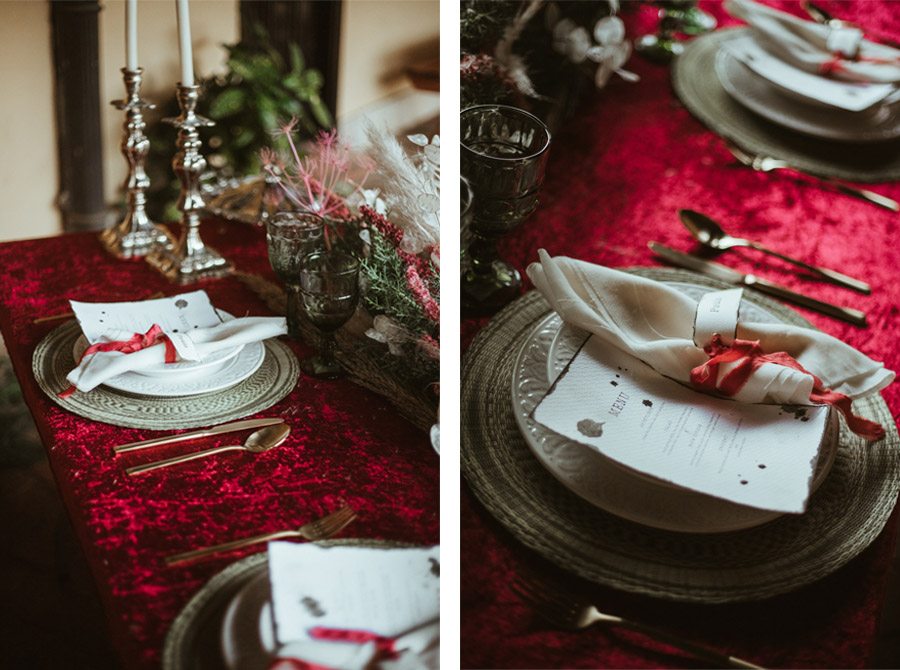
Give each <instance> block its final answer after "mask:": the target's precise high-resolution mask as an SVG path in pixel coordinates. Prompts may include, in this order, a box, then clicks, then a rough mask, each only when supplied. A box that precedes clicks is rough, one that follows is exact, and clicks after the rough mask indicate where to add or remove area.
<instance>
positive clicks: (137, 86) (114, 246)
mask: <svg viewBox="0 0 900 670" xmlns="http://www.w3.org/2000/svg"><path fill="white" fill-rule="evenodd" d="M143 74H144V70H143V68H138V69H136V70H129V69H128V68H124V67H123V68H122V75H123V77H124V79H125V91H126V93H127V94H128V98H127V99H126V100H114V101H113V102H112V103H111V104H112V105H114V106H115V107H116V108H117V109H120V110H122V111H124V112H125V124H124V126H123V128H124V131H125V132H124V134H123V136H122V145H121V146H122V155H123V156H125V160H126V161H127V162H128V178H127V179H126V180H125V192H126V193H127V197H128V202H127V211H126V214H125V218H124V219H122V221H121V222H120V223H118V224H117V225H115V226H113V227H112V228H107V229H106V230H104V231H103V232H102V233H100V241H101V242H102V244H103V246H104V247H106V250H107V251H109V252H110V253H111V254H113V255H114V256H117V257H118V258H140V257H141V256H146V255H147V254H149V253H151V252H152V251H155V250H157V249H171V248H172V243H173V240H172V237H171V235H169V232H168V231H167V230H166V229H165V228H163V227H162V226H159V225H157V224H155V223H153V222H152V221H151V220H150V217H148V216H147V211H146V209H145V208H146V205H147V196H146V194H145V191H146V190H147V188H148V187H149V186H150V179H149V178H148V177H147V173H146V172H145V171H144V161H145V160H146V159H147V152H148V151H149V150H150V140H148V139H147V136H146V135H145V134H144V128H145V127H146V126H147V124H146V123H144V112H143V110H144V109H153V108H154V106H155V105H152V104H151V103H149V102H147V101H145V100H143V99H141V81H142V79H143Z"/></svg>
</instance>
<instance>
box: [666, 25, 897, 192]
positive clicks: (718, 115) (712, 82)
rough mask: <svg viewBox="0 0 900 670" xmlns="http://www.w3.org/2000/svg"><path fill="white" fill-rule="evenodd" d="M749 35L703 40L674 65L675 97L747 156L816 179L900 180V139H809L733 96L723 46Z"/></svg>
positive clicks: (724, 32)
mask: <svg viewBox="0 0 900 670" xmlns="http://www.w3.org/2000/svg"><path fill="white" fill-rule="evenodd" d="M743 30H745V29H743V28H737V29H727V30H717V31H716V32H713V33H710V34H708V35H704V36H702V37H697V38H695V39H694V40H692V41H691V42H690V43H689V44H687V46H686V48H685V50H684V53H683V54H682V55H681V56H680V57H679V58H677V59H676V60H675V62H674V63H673V65H672V85H673V87H674V88H675V93H676V94H677V95H678V97H679V98H680V99H681V102H683V103H684V105H685V107H687V108H688V109H689V110H690V112H691V113H692V114H693V115H694V116H696V117H697V118H698V119H700V121H702V122H703V123H704V124H705V125H706V126H707V127H709V129H710V130H712V131H713V132H714V133H716V134H718V135H721V136H722V137H725V138H727V139H730V140H732V141H733V142H735V143H736V144H738V145H740V146H742V147H743V148H744V149H746V150H747V151H750V152H752V153H755V154H759V155H765V156H774V157H776V158H781V159H784V160H786V161H788V162H789V163H791V164H792V165H794V166H796V167H797V168H799V169H801V170H804V171H806V172H809V173H811V174H815V175H819V176H822V177H837V178H839V179H848V180H851V181H861V182H883V181H894V180H896V179H900V140H895V141H891V142H874V143H865V144H851V143H847V142H833V141H828V140H822V139H817V138H815V137H808V136H806V135H802V134H800V133H795V132H792V131H790V130H787V129H785V128H782V127H781V126H779V125H777V124H775V123H772V122H770V121H767V120H766V119H763V118H762V117H760V116H758V115H756V114H754V113H753V112H751V111H750V110H749V109H747V108H746V107H744V106H743V105H741V104H740V103H739V102H737V101H736V100H734V99H733V98H732V97H731V96H730V95H728V93H727V92H726V91H725V89H724V88H723V87H722V84H721V83H720V82H719V79H718V77H717V76H716V73H715V60H716V53H717V52H718V50H719V44H721V43H722V42H723V41H724V40H727V39H731V38H732V37H733V36H734V35H735V33H736V31H743ZM747 169H749V168H747Z"/></svg>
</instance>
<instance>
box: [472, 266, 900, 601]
mask: <svg viewBox="0 0 900 670" xmlns="http://www.w3.org/2000/svg"><path fill="white" fill-rule="evenodd" d="M635 272H636V273H637V274H640V275H641V276H645V277H650V278H652V279H656V280H658V281H667V282H683V283H690V284H697V285H700V286H709V287H711V288H727V287H726V286H725V285H724V284H722V283H721V282H716V281H713V280H708V279H706V278H703V277H700V276H699V275H695V274H693V273H689V272H685V271H681V270H670V269H648V268H641V269H640V270H635ZM747 298H748V300H750V301H752V302H754V303H755V304H757V305H760V306H761V307H763V308H764V309H765V310H766V311H768V312H770V313H771V314H773V315H775V316H776V317H777V318H778V319H780V320H783V321H785V322H787V323H793V324H797V325H801V326H807V327H809V323H808V322H807V321H805V320H804V319H803V318H802V317H801V316H800V315H798V314H797V313H796V312H793V311H792V310H790V309H788V308H786V307H784V306H783V305H780V304H779V303H777V302H775V301H772V300H768V299H766V298H762V297H760V296H758V295H755V294H753V293H750V294H749V295H748V296H747ZM549 314H551V310H550V307H549V306H548V305H547V303H546V302H545V301H544V300H543V299H542V298H541V297H540V295H539V294H537V293H536V292H532V293H529V294H528V295H526V296H524V297H522V298H521V299H519V300H517V301H516V302H515V303H513V304H511V305H510V306H508V307H507V308H506V309H504V310H503V311H502V312H501V313H500V314H498V315H497V316H496V317H495V318H494V319H493V320H492V321H491V322H490V323H489V324H488V325H487V326H486V327H485V328H484V329H483V330H482V331H481V332H480V333H479V334H478V336H477V337H476V339H475V341H474V342H473V343H472V345H471V347H470V348H469V350H468V351H467V352H466V355H465V358H464V360H463V369H462V390H461V396H460V406H461V415H462V416H461V445H460V453H461V464H462V469H463V472H464V474H465V476H466V479H467V481H468V483H469V485H470V487H471V489H472V491H473V492H474V493H475V495H476V496H477V497H478V499H479V501H480V502H481V503H482V504H483V505H484V507H485V508H486V509H487V511H488V512H489V513H490V514H491V515H493V516H494V517H495V518H496V519H497V520H498V521H499V522H500V523H501V524H502V525H503V526H505V527H506V529H507V530H508V531H509V532H510V533H512V535H513V536H514V537H515V538H516V539H518V540H519V541H520V542H522V543H523V544H524V545H525V546H527V547H529V548H531V549H532V550H534V551H536V552H537V553H539V554H540V555H542V556H544V557H545V558H547V559H548V560H550V561H552V562H554V563H556V564H557V565H559V566H560V567H562V568H563V569H566V570H568V571H570V572H572V573H574V574H577V575H580V576H581V577H583V578H585V579H587V580H589V581H593V582H596V583H598V584H604V585H607V586H611V587H613V588H618V589H622V590H625V591H630V592H634V593H642V594H646V595H650V596H655V597H660V598H668V599H673V600H680V601H686V602H697V603H723V602H734V601H746V600H761V599H764V598H768V597H771V596H774V595H776V594H779V593H785V592H787V591H791V590H794V589H797V588H799V587H801V586H803V585H805V584H809V583H811V582H814V581H816V580H818V579H821V578H822V577H825V576H826V575H828V574H831V573H832V572H834V571H835V570H837V569H838V568H840V567H841V566H843V565H845V564H846V563H847V562H848V561H850V560H851V559H853V558H854V557H855V556H857V555H859V553H860V552H861V551H862V550H863V549H865V548H866V547H867V546H869V544H871V542H872V541H873V540H874V539H875V538H876V537H877V535H878V533H880V532H881V530H882V529H883V528H884V525H885V523H886V522H887V520H888V518H889V517H890V514H891V511H892V510H893V508H894V504H895V503H896V500H897V492H898V489H900V449H898V445H900V437H898V435H897V428H896V426H895V425H894V421H893V418H892V417H891V413H890V410H889V409H888V408H887V405H886V404H885V403H884V400H882V398H881V396H879V395H875V396H871V397H868V398H865V399H862V400H858V401H856V402H855V403H854V409H855V411H856V412H857V413H858V414H861V415H863V416H866V417H867V418H869V419H872V420H873V421H877V422H879V423H881V424H882V425H883V426H884V427H885V429H886V431H887V436H886V437H885V438H884V439H882V440H879V441H878V442H875V443H872V444H868V443H866V442H864V441H863V440H862V439H861V438H859V437H857V436H855V435H853V434H852V433H850V432H849V431H847V430H846V429H845V428H844V426H843V425H842V426H841V434H840V439H839V445H838V448H837V453H836V454H835V458H834V465H833V466H832V468H831V471H830V473H829V474H828V476H827V477H826V478H825V481H824V482H823V483H822V485H821V486H820V487H819V490H818V491H816V493H815V494H814V495H813V496H812V497H811V498H810V503H809V508H808V510H807V511H806V513H805V514H800V515H793V514H786V515H783V516H780V517H778V518H777V519H774V520H773V521H769V522H768V523H765V524H762V525H760V526H755V527H753V528H748V529H745V530H738V531H732V532H728V533H676V532H672V531H667V530H660V529H656V528H650V527H648V526H645V525H641V524H637V523H634V522H632V521H628V520H626V519H624V518H621V517H619V516H617V515H614V514H610V513H609V512H606V511H604V510H602V509H600V508H599V507H597V506H596V505H593V504H591V503H589V502H587V501H586V500H584V499H583V498H581V497H580V496H578V495H576V494H575V493H573V492H572V491H570V490H569V489H568V488H567V487H565V486H564V485H563V484H561V483H560V482H559V481H558V480H557V479H556V478H555V477H554V476H553V475H551V474H550V473H549V472H547V470H546V468H545V467H544V466H543V465H542V464H541V463H540V461H538V459H537V458H535V456H534V454H533V453H532V451H531V449H530V448H529V447H528V445H527V444H526V442H525V439H524V438H523V437H522V434H521V431H520V430H519V426H518V423H517V421H516V417H515V413H514V412H513V408H512V404H511V402H510V384H511V383H512V375H513V369H514V365H515V360H516V358H517V355H518V352H519V350H520V349H521V347H522V345H523V344H524V342H525V340H526V339H527V338H528V337H529V336H530V335H531V333H532V332H533V331H534V329H535V327H536V326H537V325H538V324H539V323H540V322H541V321H542V320H544V319H545V318H546V317H547V316H548V315H549Z"/></svg>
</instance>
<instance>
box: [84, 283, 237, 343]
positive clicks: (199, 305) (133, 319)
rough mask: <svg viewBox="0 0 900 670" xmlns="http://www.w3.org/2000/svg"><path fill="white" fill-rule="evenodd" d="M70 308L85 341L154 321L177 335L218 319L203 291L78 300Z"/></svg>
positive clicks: (126, 334) (127, 333)
mask: <svg viewBox="0 0 900 670" xmlns="http://www.w3.org/2000/svg"><path fill="white" fill-rule="evenodd" d="M69 304H71V305H72V311H73V312H75V317H76V318H77V319H78V323H79V324H80V325H81V330H82V332H83V333H84V336H85V337H86V338H87V340H88V342H90V343H91V344H96V343H97V342H100V341H101V340H103V339H109V338H110V336H114V337H113V339H119V338H120V337H130V336H131V335H133V334H134V333H144V332H146V331H147V330H148V329H149V328H150V327H151V326H152V325H153V324H158V325H159V327H160V328H162V329H163V331H164V332H165V333H166V334H169V335H177V334H178V333H186V332H187V331H189V330H192V329H194V328H209V327H212V326H216V325H218V324H219V323H221V322H222V320H221V319H220V318H219V315H218V314H217V313H216V310H215V308H213V306H212V303H211V302H210V301H209V296H208V295H207V294H206V291H192V292H190V293H182V294H180V295H174V296H171V297H168V298H159V299H156V300H141V301H137V302H78V301H76V300H70V301H69Z"/></svg>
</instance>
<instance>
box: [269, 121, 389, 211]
mask: <svg viewBox="0 0 900 670" xmlns="http://www.w3.org/2000/svg"><path fill="white" fill-rule="evenodd" d="M296 127H297V119H296V118H292V119H291V120H290V121H288V122H286V123H284V124H283V125H282V126H281V128H280V129H279V131H278V132H279V134H282V135H284V136H285V137H286V138H287V141H288V146H289V147H290V150H291V156H292V157H293V159H294V165H293V172H292V171H290V170H287V169H281V170H280V173H279V171H278V170H276V166H275V165H274V164H273V163H272V162H271V161H270V162H269V163H268V164H266V165H265V169H266V171H267V172H268V173H269V174H271V175H273V176H275V177H278V180H279V185H280V186H281V188H282V189H283V190H284V192H285V195H286V196H287V197H288V198H289V199H290V200H291V202H293V203H294V205H295V206H296V207H297V208H298V209H301V210H306V211H311V212H315V213H316V214H319V215H321V216H323V217H326V218H332V219H347V218H349V217H350V210H349V209H348V208H347V205H346V202H345V200H344V198H343V197H341V196H340V195H338V190H339V187H340V186H341V185H343V184H349V185H350V186H352V187H353V190H354V192H358V191H360V190H361V188H362V185H363V183H364V182H365V181H366V179H367V178H368V176H369V173H370V172H371V171H372V165H371V161H368V160H365V161H364V160H356V161H354V159H353V157H352V156H351V154H350V150H349V149H348V148H347V147H346V146H344V145H343V144H342V143H341V142H340V140H339V139H338V136H337V131H335V130H331V131H323V132H321V133H319V135H318V137H317V138H316V143H315V147H314V150H313V152H312V154H311V155H308V156H305V157H302V158H301V156H300V151H299V150H298V148H297V145H296V143H295V142H294V135H293V133H294V130H295V129H296ZM356 168H359V169H360V170H362V172H363V176H362V178H361V179H359V181H358V182H353V181H352V180H351V178H350V172H351V171H353V170H355V169H356Z"/></svg>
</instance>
